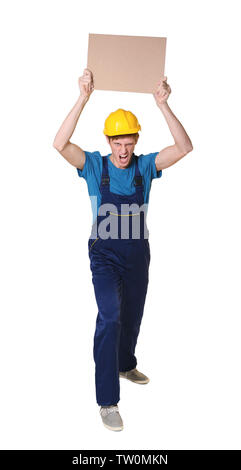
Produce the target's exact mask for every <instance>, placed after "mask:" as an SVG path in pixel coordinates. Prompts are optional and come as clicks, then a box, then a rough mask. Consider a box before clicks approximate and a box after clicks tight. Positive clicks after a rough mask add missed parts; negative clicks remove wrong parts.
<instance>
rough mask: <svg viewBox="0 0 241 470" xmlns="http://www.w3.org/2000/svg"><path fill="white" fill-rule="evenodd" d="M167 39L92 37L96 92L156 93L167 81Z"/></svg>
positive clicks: (90, 65) (90, 54)
mask: <svg viewBox="0 0 241 470" xmlns="http://www.w3.org/2000/svg"><path fill="white" fill-rule="evenodd" d="M165 55H166V38H161V37H149V36H118V35H112V34H89V44H88V65H87V67H88V68H89V69H90V70H91V71H92V72H93V76H94V86H95V90H111V91H129V92H136V93H154V91H155V90H156V87H157V82H158V81H159V80H160V79H161V78H163V77H164V67H165Z"/></svg>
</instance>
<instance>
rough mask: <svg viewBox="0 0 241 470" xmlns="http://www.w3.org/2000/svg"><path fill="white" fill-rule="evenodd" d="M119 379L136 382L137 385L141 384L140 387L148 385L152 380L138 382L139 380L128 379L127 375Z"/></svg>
mask: <svg viewBox="0 0 241 470" xmlns="http://www.w3.org/2000/svg"><path fill="white" fill-rule="evenodd" d="M119 377H121V378H122V379H126V380H129V381H130V382H134V383H135V384H139V385H146V384H148V383H149V382H150V379H148V380H141V381H138V380H132V379H129V378H128V377H126V376H125V375H121V374H120V375H119Z"/></svg>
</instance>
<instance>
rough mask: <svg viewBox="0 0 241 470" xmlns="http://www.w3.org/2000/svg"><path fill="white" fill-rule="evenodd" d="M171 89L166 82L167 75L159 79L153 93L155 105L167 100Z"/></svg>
mask: <svg viewBox="0 0 241 470" xmlns="http://www.w3.org/2000/svg"><path fill="white" fill-rule="evenodd" d="M171 91H172V90H171V87H170V86H169V85H168V83H167V77H164V78H163V79H161V80H159V82H158V84H157V88H156V91H155V93H153V96H154V98H155V100H156V104H157V106H159V105H160V104H163V103H165V102H166V101H167V99H168V97H169V95H170V93H171Z"/></svg>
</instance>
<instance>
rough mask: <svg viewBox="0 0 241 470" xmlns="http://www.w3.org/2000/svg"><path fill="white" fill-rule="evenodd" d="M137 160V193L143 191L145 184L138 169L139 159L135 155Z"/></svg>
mask: <svg viewBox="0 0 241 470" xmlns="http://www.w3.org/2000/svg"><path fill="white" fill-rule="evenodd" d="M134 158H135V183H134V184H135V187H136V191H142V190H143V183H142V176H141V173H140V170H139V167H138V157H137V156H136V155H134Z"/></svg>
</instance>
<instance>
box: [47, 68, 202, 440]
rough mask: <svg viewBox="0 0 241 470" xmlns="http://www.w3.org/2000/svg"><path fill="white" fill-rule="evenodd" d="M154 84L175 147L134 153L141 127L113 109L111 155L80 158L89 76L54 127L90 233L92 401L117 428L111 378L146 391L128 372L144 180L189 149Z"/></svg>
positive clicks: (139, 285) (141, 259)
mask: <svg viewBox="0 0 241 470" xmlns="http://www.w3.org/2000/svg"><path fill="white" fill-rule="evenodd" d="M166 80H167V79H166V77H164V80H160V81H159V82H158V84H157V88H156V91H155V93H154V95H153V96H154V98H155V101H156V104H157V106H158V107H159V108H160V110H161V111H162V113H163V115H164V117H165V119H166V122H167V124H168V126H169V129H170V131H171V133H172V136H173V138H174V141H175V144H174V145H171V146H169V147H166V148H164V149H163V150H161V151H160V152H155V153H152V154H148V155H140V156H139V157H137V156H136V155H135V154H134V148H135V145H136V143H137V141H138V138H139V131H140V130H141V126H140V124H139V122H138V120H137V118H136V116H135V115H134V114H133V113H131V112H130V111H125V110H123V109H118V110H116V111H115V112H113V113H111V114H110V115H109V116H108V117H107V119H106V121H105V128H104V134H105V136H106V140H107V142H108V144H109V145H110V147H111V151H112V153H111V154H108V155H107V156H105V157H102V156H101V155H100V153H99V152H93V153H90V152H87V151H83V150H82V149H81V148H79V147H78V146H77V145H75V144H73V143H72V142H70V140H69V139H70V137H71V136H72V134H73V132H74V129H75V127H76V124H77V121H78V119H79V116H80V114H81V112H82V110H83V108H84V106H85V104H86V103H87V101H88V99H89V97H90V95H91V93H92V92H93V91H94V80H93V74H92V72H91V71H90V70H88V69H85V70H84V74H83V76H82V77H80V78H79V88H80V97H79V99H78V101H77V103H76V104H75V106H74V107H73V109H72V110H71V111H70V113H69V114H68V116H67V117H66V119H65V121H64V122H63V124H62V126H61V127H60V129H59V131H58V133H57V135H56V137H55V140H54V144H53V146H54V147H55V148H56V149H57V150H58V151H59V153H60V154H61V155H62V156H63V157H64V158H65V159H66V160H67V161H68V162H69V163H71V164H72V165H74V166H75V167H76V168H77V171H78V174H79V176H81V177H83V178H85V179H86V181H87V185H88V191H89V195H90V197H91V202H92V210H93V226H92V232H91V236H90V238H89V241H88V249H89V257H90V267H91V270H92V280H93V285H94V290H95V296H96V302H97V305H98V316H97V320H96V331H95V337H94V359H95V365H96V368H95V383H96V400H97V403H98V404H99V405H100V414H101V418H102V421H103V424H104V425H105V426H106V427H107V428H108V429H110V430H113V431H120V430H122V429H123V421H122V419H121V416H120V413H119V409H118V405H117V403H118V402H119V400H120V384H119V377H123V378H126V379H128V380H131V381H132V382H134V383H137V384H146V383H148V382H149V379H148V377H147V376H146V375H145V374H143V373H141V372H139V371H138V370H137V369H136V365H137V360H136V357H135V354H134V353H135V347H136V343H137V337H138V334H139V330H140V325H141V320H142V316H143V310H144V304H145V298H146V292H147V286H148V269H149V263H150V248H149V241H148V229H147V226H146V207H147V205H148V201H149V192H150V188H151V181H152V179H154V178H160V177H161V175H162V170H163V169H164V168H168V167H169V166H171V165H173V164H174V163H176V162H177V161H178V160H180V159H181V158H182V157H184V156H185V155H186V154H187V153H188V152H190V151H191V150H192V149H193V147H192V143H191V140H190V138H189V137H188V135H187V133H186V131H185V130H184V128H183V126H182V125H181V123H180V122H179V121H178V119H177V118H176V117H175V115H174V114H173V113H172V111H171V109H170V107H169V106H168V104H167V99H168V96H169V95H170V93H171V88H170V86H169V85H168V84H167V82H166Z"/></svg>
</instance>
